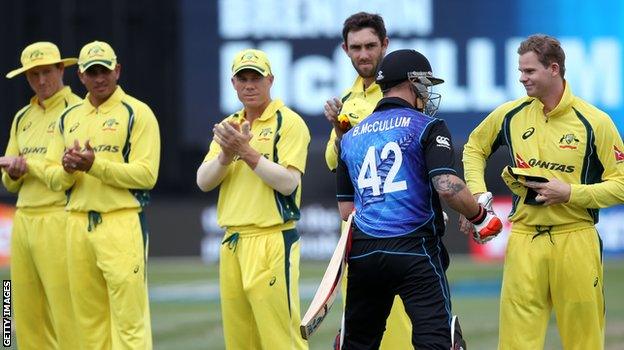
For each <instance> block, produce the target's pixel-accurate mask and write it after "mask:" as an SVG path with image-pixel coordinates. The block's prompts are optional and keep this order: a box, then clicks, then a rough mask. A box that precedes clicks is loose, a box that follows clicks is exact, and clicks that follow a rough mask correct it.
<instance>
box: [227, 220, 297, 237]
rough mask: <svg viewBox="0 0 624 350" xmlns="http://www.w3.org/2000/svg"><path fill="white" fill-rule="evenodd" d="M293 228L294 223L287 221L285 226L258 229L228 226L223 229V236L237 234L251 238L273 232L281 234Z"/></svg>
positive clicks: (256, 227)
mask: <svg viewBox="0 0 624 350" xmlns="http://www.w3.org/2000/svg"><path fill="white" fill-rule="evenodd" d="M293 228H295V222H294V221H289V222H287V223H285V224H279V225H273V226H269V227H258V226H255V225H248V226H228V227H226V229H225V234H226V236H228V235H231V234H233V233H238V234H239V235H240V236H245V237H251V236H259V235H266V234H269V233H275V232H282V231H286V230H291V229H293Z"/></svg>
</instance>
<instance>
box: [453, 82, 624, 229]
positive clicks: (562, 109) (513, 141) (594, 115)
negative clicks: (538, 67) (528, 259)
mask: <svg viewBox="0 0 624 350" xmlns="http://www.w3.org/2000/svg"><path fill="white" fill-rule="evenodd" d="M543 107H544V105H543V104H542V103H541V102H540V101H539V100H538V99H535V98H532V97H524V98H521V99H518V100H515V101H511V102H507V103H505V104H503V105H501V106H499V107H498V108H496V109H495V110H494V111H493V112H492V113H490V115H488V116H487V117H486V118H485V120H483V122H481V124H480V125H479V126H478V127H477V128H476V129H475V130H474V131H473V132H472V133H471V134H470V137H469V140H468V143H467V144H466V145H465V147H464V159H463V161H464V171H465V178H466V183H467V185H468V187H469V188H470V191H471V192H472V193H478V192H485V191H486V186H485V182H484V169H485V162H486V159H487V158H488V157H489V156H490V154H492V153H493V152H494V151H495V150H496V149H497V148H498V147H499V146H506V147H507V153H508V156H509V160H510V164H511V166H512V167H518V168H532V172H533V173H534V174H535V175H538V176H542V177H545V178H548V179H552V178H557V179H559V180H561V181H563V182H566V183H569V184H571V187H572V192H571V195H570V200H569V202H568V203H565V204H557V205H550V206H535V205H526V204H524V202H523V200H524V198H519V197H518V196H515V195H514V201H513V210H512V212H511V214H510V220H511V221H515V222H522V223H523V224H525V225H530V226H533V225H559V224H570V223H575V222H582V221H585V222H590V223H594V222H596V221H597V219H598V210H597V209H596V208H604V207H607V206H611V205H614V204H618V203H623V202H624V153H623V152H624V146H623V145H622V138H621V137H620V135H619V134H618V131H617V129H616V128H615V125H614V124H613V121H612V120H611V118H610V117H609V116H608V115H607V114H606V113H604V112H602V111H600V110H599V109H598V108H596V107H594V106H592V105H590V104H589V103H587V102H586V101H583V100H582V99H580V98H578V97H576V96H574V95H573V94H572V91H571V90H570V87H569V86H568V84H567V83H566V84H565V90H564V93H563V97H562V98H561V101H560V102H559V104H558V105H557V107H555V109H553V110H552V111H550V112H549V113H548V114H546V115H544V112H543Z"/></svg>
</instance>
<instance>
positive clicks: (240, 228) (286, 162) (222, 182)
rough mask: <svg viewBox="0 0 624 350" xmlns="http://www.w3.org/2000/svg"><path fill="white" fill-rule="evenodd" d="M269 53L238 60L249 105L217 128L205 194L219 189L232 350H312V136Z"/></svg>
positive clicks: (203, 177)
mask: <svg viewBox="0 0 624 350" xmlns="http://www.w3.org/2000/svg"><path fill="white" fill-rule="evenodd" d="M273 79H274V77H273V73H272V72H271V66H270V63H269V60H268V58H267V56H266V54H265V53H264V52H262V51H259V50H253V49H248V50H244V51H241V52H239V53H238V54H236V56H235V57H234V62H233V63H232V85H233V86H234V89H235V90H236V93H237V95H238V99H239V100H240V101H241V102H242V104H243V109H241V110H240V111H238V112H236V113H234V114H232V115H230V116H228V117H227V118H225V120H223V121H222V122H221V123H219V124H216V125H215V126H214V128H213V132H214V138H213V141H212V143H211V144H210V150H209V151H208V154H207V155H206V158H205V159H204V162H203V164H202V165H201V166H200V167H199V169H198V170H197V185H198V186H199V188H200V189H201V190H202V191H210V190H212V189H214V188H216V187H217V186H220V189H219V200H218V204H217V219H218V223H219V225H220V226H222V227H224V228H225V238H224V240H223V244H222V246H221V252H220V265H219V276H220V287H221V311H222V317H223V332H224V334H225V347H226V348H227V349H241V350H247V349H307V348H308V346H307V343H306V342H305V341H304V340H303V338H301V334H300V332H299V324H300V322H301V317H300V310H299V287H298V286H299V256H300V247H299V234H298V233H297V230H296V229H295V222H296V221H297V220H299V216H300V213H299V203H300V197H301V175H302V174H303V173H304V171H305V165H306V158H307V153H308V144H309V143H310V133H309V131H308V127H307V126H306V124H305V122H304V121H303V119H301V117H300V116H299V115H298V114H296V113H295V112H293V111H292V110H290V109H289V108H288V107H286V106H285V105H284V103H283V102H282V101H280V100H273V99H271V91H270V90H271V86H272V84H273Z"/></svg>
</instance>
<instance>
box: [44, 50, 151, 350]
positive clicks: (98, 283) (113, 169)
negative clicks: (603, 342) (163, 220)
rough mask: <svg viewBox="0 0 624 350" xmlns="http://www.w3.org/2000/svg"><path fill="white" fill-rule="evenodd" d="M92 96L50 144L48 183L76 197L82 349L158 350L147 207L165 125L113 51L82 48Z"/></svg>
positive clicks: (72, 218) (71, 252)
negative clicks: (124, 85) (125, 76)
mask: <svg viewBox="0 0 624 350" xmlns="http://www.w3.org/2000/svg"><path fill="white" fill-rule="evenodd" d="M78 68H79V77H80V81H81V82H82V83H83V84H84V86H85V87H86V89H87V91H88V94H87V96H86V98H85V99H84V101H82V103H81V104H78V105H76V106H74V107H70V108H68V109H66V110H65V111H64V112H63V114H62V115H61V117H60V119H59V123H58V126H57V128H56V129H55V135H54V138H53V140H52V141H51V142H50V145H49V147H48V154H47V156H46V160H47V161H48V162H47V167H46V169H45V176H46V181H47V182H48V186H50V188H52V189H53V190H55V191H63V190H65V191H68V203H67V210H68V211H69V216H68V218H67V235H68V240H67V242H68V247H69V249H68V265H69V278H70V290H71V296H72V302H73V307H74V312H75V313H76V319H77V325H78V326H77V327H76V329H75V331H74V334H75V336H76V337H78V338H79V341H80V346H81V348H82V349H89V350H90V349H111V348H112V349H151V348H152V340H151V327H150V319H149V305H148V298H147V282H146V271H145V267H146V260H147V231H146V227H145V220H144V217H143V211H142V210H143V207H144V206H145V205H146V204H147V201H148V190H150V189H151V188H153V187H154V185H155V183H156V178H157V175H158V166H159V160H160V135H159V130H158V122H157V120H156V117H155V116H154V113H153V112H152V111H151V109H150V108H149V107H148V106H147V105H146V104H145V103H143V102H141V101H139V100H137V99H135V98H133V97H131V96H129V95H127V94H126V93H125V92H124V91H123V90H122V89H121V87H120V86H118V85H117V80H118V79H119V75H120V72H121V66H120V65H119V64H118V63H117V57H116V55H115V52H114V51H113V48H112V47H110V45H108V44H107V43H105V42H100V41H94V42H91V43H89V44H87V45H85V46H84V47H83V48H82V49H81V50H80V56H79V57H78Z"/></svg>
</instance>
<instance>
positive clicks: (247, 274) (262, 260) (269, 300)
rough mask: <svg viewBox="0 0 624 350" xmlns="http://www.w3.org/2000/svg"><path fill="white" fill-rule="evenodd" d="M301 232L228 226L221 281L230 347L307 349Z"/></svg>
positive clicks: (237, 349)
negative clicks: (248, 230)
mask: <svg viewBox="0 0 624 350" xmlns="http://www.w3.org/2000/svg"><path fill="white" fill-rule="evenodd" d="M299 249H300V247H299V234H298V233H297V231H296V230H295V229H290V230H285V231H271V232H262V233H254V234H249V233H238V232H230V231H228V232H227V233H226V236H225V240H224V242H223V244H222V245H221V252H220V260H221V261H220V263H219V281H220V292H221V313H222V316H223V332H224V334H225V347H226V349H229V350H255V349H265V350H269V349H270V350H274V349H275V350H280V349H284V350H300V349H307V348H308V345H307V342H305V340H304V339H303V338H302V337H301V333H300V331H299V325H300V323H301V316H300V311H299V255H300V251H299Z"/></svg>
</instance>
